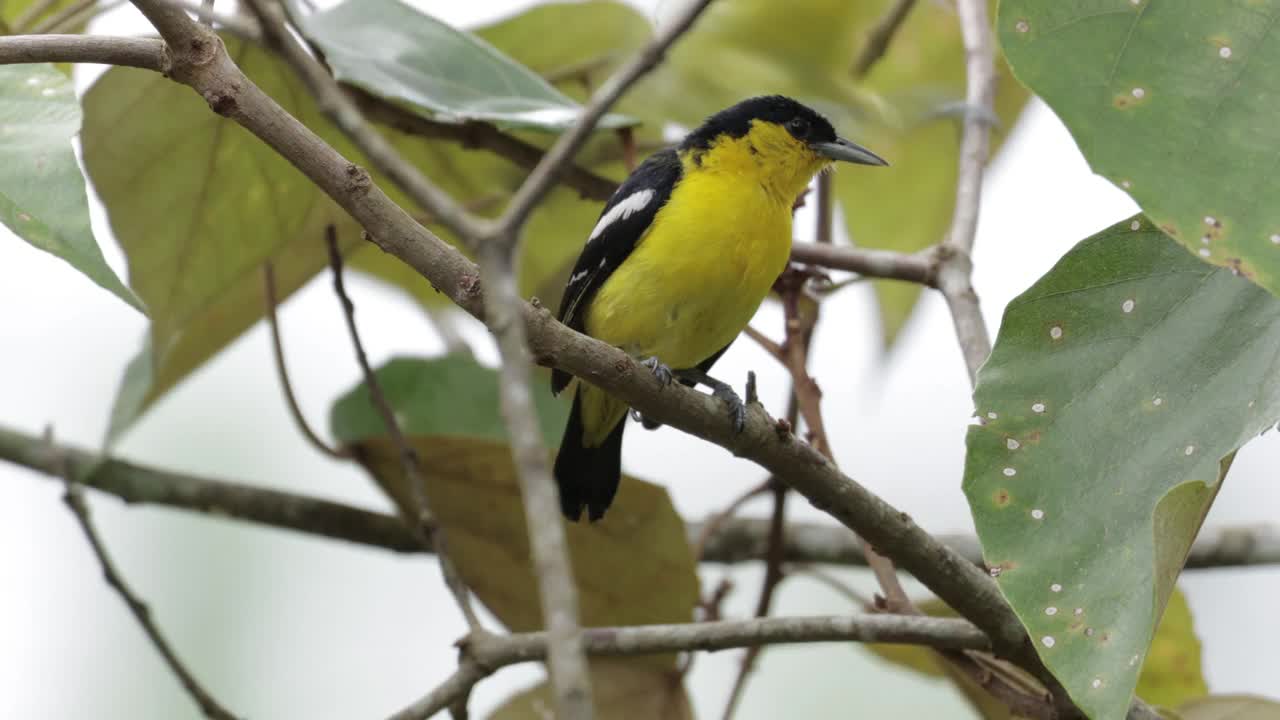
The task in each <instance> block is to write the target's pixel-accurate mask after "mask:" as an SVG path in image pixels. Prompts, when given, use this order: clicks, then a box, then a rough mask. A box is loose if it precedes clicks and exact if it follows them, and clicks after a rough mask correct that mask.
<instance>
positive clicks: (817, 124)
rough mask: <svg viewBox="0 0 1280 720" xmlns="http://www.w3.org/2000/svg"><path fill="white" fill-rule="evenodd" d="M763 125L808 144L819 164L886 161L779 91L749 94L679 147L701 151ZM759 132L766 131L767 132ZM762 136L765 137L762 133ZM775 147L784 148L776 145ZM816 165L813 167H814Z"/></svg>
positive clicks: (754, 147) (800, 147) (798, 147)
mask: <svg viewBox="0 0 1280 720" xmlns="http://www.w3.org/2000/svg"><path fill="white" fill-rule="evenodd" d="M762 125H764V126H770V127H775V128H782V129H783V130H785V133H786V135H789V136H790V137H791V138H792V139H794V140H795V141H797V142H795V143H781V144H782V145H794V148H795V149H796V150H803V149H805V148H807V150H808V151H811V153H807V154H809V157H811V158H814V159H816V160H817V161H818V163H819V165H825V164H826V163H827V162H830V161H831V160H843V161H845V162H852V163H858V164H862V165H888V163H886V162H885V161H884V160H883V159H881V158H880V157H879V156H877V155H876V154H875V153H873V152H871V151H870V150H867V149H866V148H863V147H860V146H858V145H855V144H854V143H852V142H849V141H848V140H845V139H844V138H841V137H840V136H838V135H836V131H835V128H834V127H832V126H831V122H830V121H829V120H827V119H826V118H825V117H823V116H822V115H821V114H819V113H818V112H817V111H816V110H814V109H813V108H811V107H808V106H807V105H803V104H801V103H799V102H796V101H795V100H792V99H791V98H789V97H784V96H782V95H762V96H759V97H753V98H748V99H747V100H743V101H742V102H740V103H738V104H737V105H734V106H732V107H729V108H726V109H724V110H721V111H720V112H718V113H716V114H715V115H712V116H711V117H709V118H707V120H706V121H705V122H703V123H702V125H700V126H699V127H698V128H697V129H696V130H694V131H693V132H691V133H689V135H688V136H687V137H685V139H684V142H682V143H681V144H680V150H681V151H685V152H692V153H694V154H700V153H701V152H704V151H707V150H710V149H711V147H712V146H713V145H715V144H716V143H717V142H720V141H722V140H723V139H725V138H728V139H741V138H747V136H749V135H752V134H753V133H755V132H759V130H758V128H760V127H761V126H762ZM761 134H762V135H769V134H770V133H767V132H766V133H761ZM786 135H783V136H781V137H786ZM774 139H775V142H774V143H773V144H774V145H775V146H777V145H778V143H777V142H776V140H777V139H778V137H777V136H776V135H775V138H774ZM762 140H766V138H764V137H762ZM760 144H763V143H760ZM748 146H749V147H750V148H752V152H756V151H757V150H760V151H763V150H765V148H761V147H759V144H754V143H750V142H748ZM775 149H779V150H785V149H783V148H776V147H775ZM802 154H803V153H802ZM817 169H818V168H814V169H813V171H816V170H817Z"/></svg>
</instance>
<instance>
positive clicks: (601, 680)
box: [488, 658, 694, 720]
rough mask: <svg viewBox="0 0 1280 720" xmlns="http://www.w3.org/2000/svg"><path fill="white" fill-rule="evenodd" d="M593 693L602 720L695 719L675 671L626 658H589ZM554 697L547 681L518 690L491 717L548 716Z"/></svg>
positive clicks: (535, 719) (530, 719) (537, 719)
mask: <svg viewBox="0 0 1280 720" xmlns="http://www.w3.org/2000/svg"><path fill="white" fill-rule="evenodd" d="M590 666H591V695H592V699H593V700H594V701H595V709H596V715H595V716H596V717H597V718H600V720H651V719H652V718H663V719H664V720H693V717H694V715H693V706H692V705H691V704H690V703H689V696H688V693H686V692H685V688H684V683H683V682H682V681H681V679H680V676H679V673H678V672H676V671H671V670H668V671H658V670H654V669H652V668H645V667H639V668H638V667H635V666H634V665H633V664H632V663H630V662H628V661H627V660H617V659H608V658H597V659H593V660H591V661H590ZM554 707H555V700H554V698H553V696H552V694H551V688H550V687H549V686H548V685H547V683H541V684H539V685H537V686H536V687H532V688H530V689H528V690H525V691H523V692H520V693H517V694H516V695H514V696H513V697H511V698H510V699H509V700H507V701H506V702H504V703H503V704H502V705H501V706H500V707H498V708H497V709H496V710H494V711H493V712H492V713H491V714H490V715H489V718H488V720H545V719H546V718H548V717H551V708H554Z"/></svg>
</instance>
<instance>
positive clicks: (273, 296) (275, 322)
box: [262, 261, 351, 460]
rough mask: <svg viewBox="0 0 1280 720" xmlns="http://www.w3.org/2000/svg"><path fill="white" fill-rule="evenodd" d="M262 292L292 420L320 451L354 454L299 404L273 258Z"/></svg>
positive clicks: (264, 273) (264, 275)
mask: <svg viewBox="0 0 1280 720" xmlns="http://www.w3.org/2000/svg"><path fill="white" fill-rule="evenodd" d="M262 293H263V296H264V298H265V299H266V305H267V327H268V328H269V329H270V330H271V354H272V356H273V357H274V358H275V366H276V377H278V378H279V379H280V389H281V390H282V391H283V392H284V399H285V402H286V403H287V404H288V405H289V415H290V416H292V417H293V424H294V425H296V426H297V428H298V431H299V432H301V433H302V437H304V438H306V440H307V442H308V443H310V445H311V447H313V448H315V449H316V450H317V451H318V452H319V453H320V454H321V455H327V456H328V457H330V458H333V459H334V460H346V459H349V458H350V457H351V454H350V453H349V452H346V451H343V450H335V449H334V448H333V447H331V446H330V445H329V444H328V443H326V442H325V441H324V440H322V439H321V438H320V436H319V435H317V434H316V432H315V430H312V429H311V425H310V424H309V423H308V422H307V418H306V416H305V415H303V414H302V407H301V406H300V405H298V397H297V395H295V394H294V392H293V382H292V381H290V380H289V368H288V366H287V365H286V364H285V361H284V343H283V341H282V340H281V339H280V321H279V318H278V317H277V316H276V306H277V303H278V300H277V293H276V273H275V268H274V267H273V266H272V264H271V262H270V261H268V262H267V263H266V264H265V265H263V266H262Z"/></svg>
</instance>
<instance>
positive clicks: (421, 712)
mask: <svg viewBox="0 0 1280 720" xmlns="http://www.w3.org/2000/svg"><path fill="white" fill-rule="evenodd" d="M814 642H865V643H897V644H905V645H926V646H929V647H936V648H943V649H985V648H986V647H987V638H986V636H985V635H984V634H983V633H982V631H980V630H978V629H977V628H976V627H974V626H973V625H972V624H970V623H968V622H965V621H964V620H955V619H951V618H932V617H921V616H913V615H870V614H868V615H834V616H821V617H794V618H757V619H753V620H736V621H717V622H704V623H686V624H680V625H635V626H629V627H614V628H587V629H586V630H584V631H583V644H584V646H585V647H586V651H587V653H588V654H590V655H600V656H631V655H652V654H656V653H668V652H682V651H691V650H706V651H712V652H714V651H716V650H726V649H729V648H752V647H761V646H764V645H778V644H786V643H790V644H795V643H814ZM546 653H547V637H546V633H540V632H538V633H519V634H514V635H503V636H499V635H482V636H479V637H475V638H469V639H467V640H465V641H463V643H462V654H463V660H462V662H461V664H460V666H459V668H458V670H457V671H456V672H455V673H454V674H453V675H451V676H450V677H449V678H448V679H447V680H445V682H444V683H442V684H441V685H440V686H438V687H437V688H435V689H434V690H432V691H431V693H429V694H428V695H426V696H425V697H423V698H422V699H421V700H419V701H417V702H415V703H414V704H413V705H411V706H409V707H408V708H405V709H404V710H402V711H401V712H399V713H396V714H395V715H394V716H392V718H391V720H421V719H422V718H427V717H430V716H431V715H433V714H434V713H436V712H439V711H440V710H442V709H444V708H446V707H448V706H449V704H450V703H451V702H452V701H453V700H454V699H455V698H456V697H459V696H461V695H462V694H463V693H465V692H467V691H469V690H470V689H471V687H472V686H474V685H475V684H476V683H477V682H479V681H480V680H482V679H483V678H484V677H486V676H488V675H489V674H491V673H493V672H496V671H497V670H499V669H501V668H503V667H506V666H508V665H514V664H516V663H521V662H529V661H533V660H541V659H543V658H545V657H546Z"/></svg>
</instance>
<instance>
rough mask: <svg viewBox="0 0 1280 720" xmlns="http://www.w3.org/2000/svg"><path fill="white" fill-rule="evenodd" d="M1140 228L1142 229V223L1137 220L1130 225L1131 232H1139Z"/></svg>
mask: <svg viewBox="0 0 1280 720" xmlns="http://www.w3.org/2000/svg"><path fill="white" fill-rule="evenodd" d="M1140 227H1142V223H1140V222H1138V221H1137V220H1134V221H1133V222H1131V223H1129V229H1130V230H1137V229H1138V228H1140Z"/></svg>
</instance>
